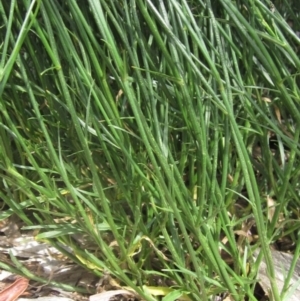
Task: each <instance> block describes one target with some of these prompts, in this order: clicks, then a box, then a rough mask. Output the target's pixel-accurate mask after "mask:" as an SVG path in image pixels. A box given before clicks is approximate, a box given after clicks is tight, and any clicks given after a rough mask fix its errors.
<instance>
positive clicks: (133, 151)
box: [0, 0, 300, 300]
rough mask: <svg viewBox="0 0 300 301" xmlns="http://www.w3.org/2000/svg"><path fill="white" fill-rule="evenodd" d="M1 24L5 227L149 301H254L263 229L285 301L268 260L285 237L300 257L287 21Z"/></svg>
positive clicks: (61, 5) (37, 15) (48, 14)
mask: <svg viewBox="0 0 300 301" xmlns="http://www.w3.org/2000/svg"><path fill="white" fill-rule="evenodd" d="M287 7H288V6H287ZM0 9H1V15H2V16H3V20H4V21H5V24H7V25H6V26H5V27H3V28H2V29H1V35H2V37H3V41H4V43H3V45H2V57H1V71H2V72H1V83H0V95H1V103H0V105H1V122H0V131H1V162H0V164H1V165H0V170H1V177H2V184H1V190H0V193H1V195H0V196H1V198H2V200H3V202H4V204H5V205H6V206H7V207H6V209H7V210H5V211H3V212H2V213H1V217H2V218H5V217H7V216H8V215H9V214H11V213H12V212H14V213H16V214H17V215H18V216H19V217H20V218H21V219H22V220H23V221H24V222H25V223H26V224H27V225H28V226H27V229H33V228H34V229H40V233H39V235H38V236H37V239H40V240H46V241H47V242H49V243H51V244H52V245H54V246H56V247H57V248H58V249H60V250H61V251H62V252H63V253H64V254H66V255H68V256H70V257H71V258H72V259H73V260H74V261H75V262H77V263H79V264H81V265H83V266H85V267H86V268H87V269H91V270H93V271H94V272H95V273H96V274H97V275H99V276H101V275H102V274H103V273H105V272H107V271H108V272H109V273H111V274H112V275H114V276H115V277H117V278H118V279H119V280H120V281H121V282H122V283H123V284H126V285H129V286H131V287H132V288H134V289H135V290H136V291H137V292H138V293H139V294H141V296H143V297H144V298H145V299H147V300H152V299H153V297H151V296H150V295H149V294H147V293H146V292H145V290H143V289H142V287H143V285H144V284H146V285H149V284H151V282H152V281H153V279H154V278H155V276H158V277H161V278H165V279H169V280H171V283H172V284H173V285H174V288H175V289H176V290H177V291H178V292H177V293H178V295H176V298H178V296H179V295H180V294H183V293H184V292H185V293H188V294H189V297H190V298H191V299H193V300H211V299H212V298H213V297H214V296H216V295H218V294H221V293H229V294H230V295H231V296H232V298H233V299H234V300H241V299H242V298H243V297H244V296H248V298H249V299H250V300H255V297H254V287H255V281H253V280H254V279H255V275H256V272H257V265H255V266H254V267H253V269H252V270H251V271H250V272H249V269H248V265H247V262H248V256H249V254H251V245H250V242H249V241H247V240H244V242H243V244H237V240H236V233H237V232H236V231H238V230H241V229H242V227H243V222H245V221H246V220H247V219H249V218H253V219H254V221H255V225H256V229H257V234H258V237H259V240H258V242H257V244H258V245H260V246H261V248H262V253H263V254H264V256H265V259H266V263H267V268H268V274H269V277H270V280H271V285H272V288H271V291H272V295H273V298H274V300H281V299H280V292H278V289H277V285H276V283H275V275H274V268H273V263H272V257H271V253H270V250H269V245H270V244H271V243H272V242H274V241H275V240H276V239H278V238H279V237H283V236H284V235H287V236H289V237H292V238H291V239H294V240H295V244H296V245H297V250H298V249H299V244H298V239H297V237H294V238H293V235H294V234H293V233H295V232H296V231H297V225H296V224H295V223H293V222H292V221H291V219H292V217H296V215H297V211H296V210H297V208H298V206H299V193H298V191H299V188H298V186H297V185H298V184H297V179H298V175H299V167H298V164H297V163H298V158H299V147H298V140H299V127H297V124H299V121H300V114H299V110H298V104H297V99H299V86H298V74H297V70H299V66H300V60H299V57H298V55H297V53H296V52H297V45H299V38H297V36H296V34H295V33H294V32H293V30H292V29H291V28H290V27H289V25H288V24H287V22H286V20H285V19H284V18H283V17H282V16H281V15H280V14H279V13H278V12H277V11H276V10H275V11H274V8H273V7H270V6H269V5H268V3H264V2H263V1H256V2H255V3H254V2H253V1H246V0H245V1H241V2H238V3H237V2H236V3H234V2H232V1H227V0H225V1H213V2H211V1H199V2H197V3H194V2H193V1H173V0H171V1H168V2H166V3H164V2H162V1H160V2H157V1H146V2H145V1H141V0H136V1H110V2H108V1H94V0H90V1H88V2H83V1H65V2H61V1H56V0H53V1H44V2H41V1H31V2H30V3H29V2H28V1H18V3H17V2H16V1H11V3H2V4H1V6H0ZM271 138H272V139H273V140H274V141H275V144H276V145H275V146H274V147H272V143H271V140H272V139H271ZM255 150H258V152H259V155H258V156H255V155H254V153H255V152H254V151H255ZM286 157H288V158H286ZM266 196H269V197H271V198H273V199H276V200H277V203H276V204H277V205H276V207H275V211H274V213H273V217H272V219H270V221H268V219H267V211H268V207H267V204H266ZM243 199H244V200H246V204H245V205H242V206H241V203H242V200H243ZM238 206H241V209H240V210H239V211H238V210H237V207H238ZM282 214H283V216H284V218H285V223H284V225H281V226H280V227H279V228H278V220H279V217H280V216H282ZM289 230H291V231H289ZM285 231H287V232H285ZM74 234H81V235H83V236H85V237H87V241H86V242H85V244H84V245H82V244H80V243H79V242H77V241H76V240H75V239H74ZM64 245H68V246H69V247H71V248H72V250H73V251H72V252H67V251H66V250H65V249H64V248H63V246H64ZM241 249H242V250H243V251H242V252H241ZM296 253H298V251H297V252H296ZM224 254H227V256H229V257H230V258H231V261H232V262H233V264H231V265H229V264H227V262H226V260H225V259H224V256H223V255H224ZM295 256H297V254H295ZM286 283H287V284H288V279H287V282H286ZM286 287H287V286H286ZM284 293H285V292H283V293H282V294H284ZM173 296H174V295H173ZM169 298H172V296H171V295H170V296H169Z"/></svg>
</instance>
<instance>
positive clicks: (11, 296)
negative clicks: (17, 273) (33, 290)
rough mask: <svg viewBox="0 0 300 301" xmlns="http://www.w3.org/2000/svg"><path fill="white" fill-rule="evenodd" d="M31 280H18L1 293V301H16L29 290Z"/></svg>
mask: <svg viewBox="0 0 300 301" xmlns="http://www.w3.org/2000/svg"><path fill="white" fill-rule="evenodd" d="M28 284H29V280H28V279H26V278H18V279H17V280H16V281H15V282H14V283H12V284H11V285H9V286H8V287H6V288H5V289H4V290H3V291H1V292H0V301H15V300H17V299H18V297H19V296H21V295H22V294H23V293H24V292H25V291H26V289H27V287H28Z"/></svg>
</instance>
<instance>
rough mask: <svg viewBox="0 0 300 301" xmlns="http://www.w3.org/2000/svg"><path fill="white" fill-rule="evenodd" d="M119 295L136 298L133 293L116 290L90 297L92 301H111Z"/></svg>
mask: <svg viewBox="0 0 300 301" xmlns="http://www.w3.org/2000/svg"><path fill="white" fill-rule="evenodd" d="M117 295H130V296H133V297H134V296H135V295H134V294H133V293H132V292H129V291H127V290H123V289H121V290H115V291H108V292H102V293H100V294H96V295H92V296H90V299H89V300H90V301H109V299H110V298H112V297H114V296H117Z"/></svg>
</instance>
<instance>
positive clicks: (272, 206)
mask: <svg viewBox="0 0 300 301" xmlns="http://www.w3.org/2000/svg"><path fill="white" fill-rule="evenodd" d="M267 206H268V220H269V221H270V222H272V220H273V216H274V213H275V206H276V202H275V201H274V200H273V199H272V198H271V197H270V196H267Z"/></svg>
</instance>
